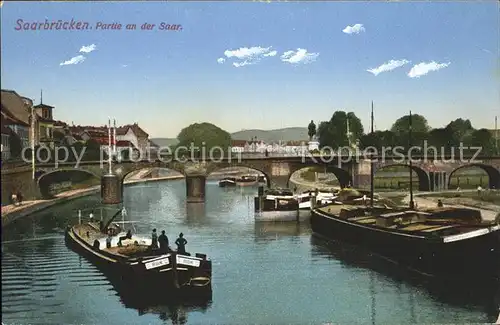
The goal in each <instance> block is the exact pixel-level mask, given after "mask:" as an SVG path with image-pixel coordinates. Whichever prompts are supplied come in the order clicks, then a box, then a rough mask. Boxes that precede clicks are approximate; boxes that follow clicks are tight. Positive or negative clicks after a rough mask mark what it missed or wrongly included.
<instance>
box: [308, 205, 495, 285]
mask: <svg viewBox="0 0 500 325" xmlns="http://www.w3.org/2000/svg"><path fill="white" fill-rule="evenodd" d="M311 214H312V215H311V228H312V230H313V232H314V233H316V234H318V235H321V236H322V237H325V238H327V239H333V240H344V241H347V242H350V243H353V244H357V245H360V246H365V247H367V248H368V249H370V250H371V251H373V252H375V253H378V254H380V255H382V256H384V257H386V258H388V259H390V260H392V261H394V262H396V263H398V264H402V265H404V266H406V267H408V268H410V269H413V270H415V271H418V272H419V273H422V274H425V275H433V276H447V277H464V276H465V277H466V276H481V277H488V278H497V279H498V278H499V277H500V231H493V232H489V233H487V234H483V235H480V236H476V237H472V238H467V239H462V240H457V241H453V242H443V240H442V238H440V237H437V238H435V239H431V238H429V237H424V236H418V235H416V234H415V235H412V234H403V233H396V232H393V231H389V230H384V229H376V228H374V227H373V228H372V227H369V226H363V225H359V224H355V223H353V222H349V221H348V220H344V219H340V218H338V217H335V216H331V215H327V214H325V213H322V212H320V211H318V210H313V211H312V213H311Z"/></svg>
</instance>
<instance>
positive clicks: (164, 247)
mask: <svg viewBox="0 0 500 325" xmlns="http://www.w3.org/2000/svg"><path fill="white" fill-rule="evenodd" d="M158 244H160V251H162V252H163V253H166V252H168V237H167V235H165V230H162V231H161V235H160V236H159V237H158Z"/></svg>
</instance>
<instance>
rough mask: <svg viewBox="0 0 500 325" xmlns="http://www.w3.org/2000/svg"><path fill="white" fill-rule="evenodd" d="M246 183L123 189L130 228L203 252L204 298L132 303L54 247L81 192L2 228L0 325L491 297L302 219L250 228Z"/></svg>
mask: <svg viewBox="0 0 500 325" xmlns="http://www.w3.org/2000/svg"><path fill="white" fill-rule="evenodd" d="M255 194H256V188H245V189H235V188H233V189H227V188H219V187H218V186H217V184H216V182H215V181H210V182H209V183H207V202H206V203H205V204H204V205H191V206H186V203H185V183H184V181H183V180H180V181H168V182H159V183H146V184H141V185H134V186H130V187H128V188H127V189H126V190H125V206H126V207H127V209H128V212H129V213H128V215H129V218H130V219H133V220H135V221H137V224H136V231H137V232H139V233H142V234H145V235H148V234H149V233H150V231H151V229H152V228H153V227H156V228H158V230H162V229H165V230H166V232H167V234H168V236H169V239H170V241H171V242H172V241H174V240H175V238H176V236H177V235H178V233H179V232H184V234H185V236H186V238H187V240H188V242H189V243H188V246H187V248H188V250H189V251H191V252H203V253H207V254H208V256H209V257H210V258H211V259H212V260H213V297H212V302H211V303H209V304H206V305H195V306H192V305H186V304H184V305H179V304H169V305H164V306H162V305H159V306H152V305H150V306H148V305H146V306H144V305H142V306H139V307H137V306H135V305H130V304H127V303H124V302H122V301H124V299H123V296H121V295H120V293H119V292H117V291H116V290H115V288H114V287H113V286H112V285H111V284H110V282H109V281H108V279H107V278H106V277H105V276H104V275H103V274H101V272H99V271H98V270H97V269H96V268H95V267H94V266H93V265H92V264H90V263H89V262H87V261H86V260H85V259H84V258H82V257H80V256H79V255H77V254H76V253H74V252H73V251H70V250H69V249H68V248H66V246H65V243H64V236H63V232H64V230H63V229H64V228H65V226H66V225H67V224H69V223H74V222H75V220H76V219H75V215H76V214H75V210H76V209H85V208H89V207H92V206H94V205H96V204H98V203H99V197H98V196H93V197H87V198H82V199H79V200H76V201H72V202H71V203H67V204H64V205H59V206H57V207H54V208H52V209H51V210H49V211H47V212H44V213H41V214H39V215H37V216H34V217H29V218H24V219H21V220H18V221H16V222H15V223H13V224H11V225H9V227H8V228H7V229H4V231H3V234H2V235H3V239H2V240H3V242H2V321H3V323H4V324H14V323H15V324H121V325H123V324H183V323H186V324H324V323H336V324H405V323H406V324H409V323H411V324H415V323H484V322H493V321H494V320H495V319H496V316H497V313H498V311H497V310H498V309H496V308H497V305H496V304H497V303H498V302H497V301H496V300H495V299H498V298H497V297H495V296H494V295H490V294H484V293H481V292H479V291H478V292H475V290H471V289H470V288H457V287H453V286H451V287H450V286H444V288H440V289H436V288H435V287H432V286H430V285H429V283H428V281H426V280H424V279H419V278H415V277H413V276H411V275H407V274H401V273H400V272H399V271H398V270H395V269H394V267H393V266H391V265H389V264H387V262H385V261H383V260H381V259H379V258H377V257H375V256H372V255H370V254H369V253H367V252H365V251H362V250H360V249H358V248H354V247H350V246H345V245H342V244H340V243H334V244H327V243H325V242H324V241H321V240H319V239H316V238H314V237H312V236H311V231H310V228H309V226H308V225H307V224H304V225H297V224H295V223H290V224H255V223H254V221H253V216H252V206H253V196H254V195H255Z"/></svg>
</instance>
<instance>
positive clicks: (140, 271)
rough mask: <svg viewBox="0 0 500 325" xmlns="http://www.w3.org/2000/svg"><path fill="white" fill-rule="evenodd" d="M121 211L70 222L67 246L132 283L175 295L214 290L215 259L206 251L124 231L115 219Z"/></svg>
mask: <svg viewBox="0 0 500 325" xmlns="http://www.w3.org/2000/svg"><path fill="white" fill-rule="evenodd" d="M120 212H121V211H118V212H117V213H116V214H115V215H113V217H112V218H111V219H110V220H109V221H108V222H106V223H103V222H102V221H99V222H96V221H92V220H91V221H88V222H79V223H78V224H76V225H74V226H68V228H67V229H66V232H65V241H66V244H67V246H68V247H69V248H70V249H72V250H73V251H75V252H76V253H78V254H80V255H83V256H85V257H86V258H87V259H88V260H90V261H91V262H92V263H93V264H95V265H96V266H98V267H99V269H101V270H102V271H104V272H105V273H106V275H108V276H111V277H119V278H121V280H123V281H124V282H125V283H127V285H128V286H130V287H133V288H140V289H142V290H143V291H144V290H145V291H147V290H150V289H151V290H155V291H156V290H165V294H173V295H176V294H179V295H181V294H182V295H184V294H191V293H192V294H196V295H203V294H204V293H207V294H211V278H212V262H211V261H210V260H209V259H207V257H206V255H205V254H199V253H196V254H195V255H194V256H191V254H190V253H187V252H177V251H174V250H171V249H161V250H160V249H159V248H157V247H156V245H155V246H153V245H151V244H152V240H151V239H148V238H143V237H139V236H136V235H131V233H130V232H127V233H125V232H124V229H122V227H123V226H122V227H120V225H119V224H117V223H112V221H113V219H114V218H115V217H116V216H117V215H118V214H120ZM127 235H128V236H127Z"/></svg>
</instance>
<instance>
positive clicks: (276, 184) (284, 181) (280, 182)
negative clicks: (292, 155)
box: [270, 175, 291, 188]
mask: <svg viewBox="0 0 500 325" xmlns="http://www.w3.org/2000/svg"><path fill="white" fill-rule="evenodd" d="M290 176H291V175H280V176H270V178H271V187H272V188H288V186H289V185H290Z"/></svg>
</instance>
